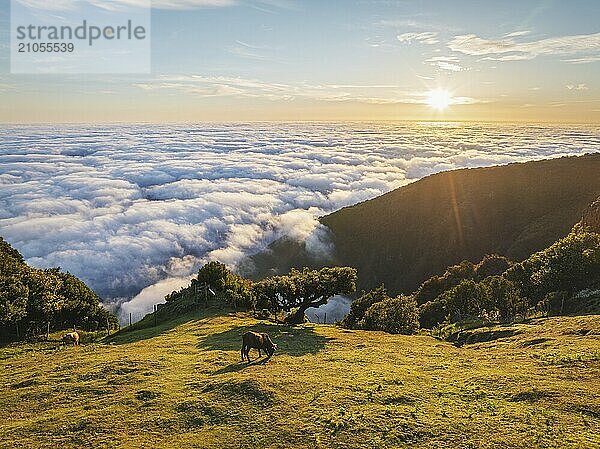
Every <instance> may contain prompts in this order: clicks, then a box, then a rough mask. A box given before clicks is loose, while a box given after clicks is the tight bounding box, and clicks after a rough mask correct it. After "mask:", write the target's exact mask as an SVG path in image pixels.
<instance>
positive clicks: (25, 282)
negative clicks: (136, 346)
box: [0, 237, 118, 339]
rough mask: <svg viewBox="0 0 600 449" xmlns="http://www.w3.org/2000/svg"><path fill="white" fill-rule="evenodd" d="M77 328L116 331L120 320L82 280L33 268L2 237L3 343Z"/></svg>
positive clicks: (0, 333) (0, 317)
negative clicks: (111, 328)
mask: <svg viewBox="0 0 600 449" xmlns="http://www.w3.org/2000/svg"><path fill="white" fill-rule="evenodd" d="M48 326H50V329H65V328H71V327H73V326H76V327H78V328H80V329H89V330H95V329H97V328H99V327H103V328H105V329H106V328H107V327H116V326H118V321H117V319H116V317H115V316H114V315H113V314H111V313H110V312H108V311H107V310H105V309H104V308H103V307H102V306H101V305H100V299H99V298H98V296H97V295H96V294H95V293H94V292H93V291H92V290H91V289H90V288H89V287H88V286H87V285H85V283H83V282H82V281H81V280H79V279H78V278H76V277H75V276H73V275H71V274H69V273H62V272H61V271H60V269H58V268H51V269H47V270H39V269H35V268H31V267H29V266H28V265H27V264H26V263H25V261H24V260H23V257H22V256H21V254H19V252H18V251H17V250H15V249H14V248H12V247H11V246H10V244H8V242H6V241H5V240H4V239H2V237H0V339H12V338H20V337H24V336H34V335H38V334H40V333H42V332H44V333H45V332H46V331H47V329H48Z"/></svg>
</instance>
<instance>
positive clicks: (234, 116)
mask: <svg viewBox="0 0 600 449" xmlns="http://www.w3.org/2000/svg"><path fill="white" fill-rule="evenodd" d="M20 1H21V3H26V4H27V5H28V6H29V7H30V8H38V9H40V11H44V13H51V14H56V15H60V14H61V13H62V12H64V11H66V10H68V9H69V8H72V2H73V1H74V0H56V1H47V2H46V1H42V0H20ZM89 1H91V2H92V3H94V2H96V3H102V2H101V1H100V0H89ZM140 1H142V0H113V2H116V3H123V4H127V5H131V4H136V3H137V2H140ZM9 5H10V2H8V1H7V0H3V1H2V2H0V98H1V99H2V101H1V102H0V122H4V123H35V122H88V123H96V122H202V121H255V120H268V121H279V120H291V121H297V120H323V121H337V120H340V121H342V120H365V121H369V120H475V121H527V122H564V123H567V122H568V123H572V122H587V123H598V122H600V92H599V85H598V80H599V79H600V77H599V76H598V73H600V72H599V65H600V20H599V19H600V2H598V1H596V0H589V1H570V2H565V1H558V0H557V1H549V0H538V1H522V0H520V1H502V2H492V1H485V2H483V1H451V2H450V1H425V0H423V1H394V0H344V1H342V0H330V1H322V0H321V1H310V0H309V1H299V0H155V1H154V2H153V8H152V28H151V45H152V47H151V73H148V74H11V73H10V51H9V45H10V38H9V29H10V28H9V27H10V10H9V9H10V8H9ZM49 6H51V8H50V9H51V11H50V12H49V11H48V9H49ZM61 9H62V10H63V11H61Z"/></svg>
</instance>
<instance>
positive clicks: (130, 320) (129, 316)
mask: <svg viewBox="0 0 600 449" xmlns="http://www.w3.org/2000/svg"><path fill="white" fill-rule="evenodd" d="M129 325H130V326H131V312H129Z"/></svg>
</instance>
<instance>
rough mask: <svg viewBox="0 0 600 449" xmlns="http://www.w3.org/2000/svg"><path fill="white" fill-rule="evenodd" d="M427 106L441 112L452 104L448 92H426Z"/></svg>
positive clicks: (441, 90)
mask: <svg viewBox="0 0 600 449" xmlns="http://www.w3.org/2000/svg"><path fill="white" fill-rule="evenodd" d="M426 101H427V104H428V105H429V106H431V107H432V108H435V109H438V110H440V111H441V110H443V109H446V108H447V107H448V106H449V105H450V104H451V103H452V96H451V95H450V92H448V91H447V90H443V89H437V90H431V91H429V92H427V100H426Z"/></svg>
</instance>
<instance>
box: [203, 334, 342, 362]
mask: <svg viewBox="0 0 600 449" xmlns="http://www.w3.org/2000/svg"><path fill="white" fill-rule="evenodd" d="M248 331H254V332H266V333H267V334H269V336H270V337H271V339H272V340H273V342H274V343H275V344H277V352H276V354H287V355H290V356H292V357H300V356H303V355H308V354H317V353H318V352H319V351H321V350H322V349H323V348H325V346H326V344H327V342H328V341H330V340H332V338H329V337H325V336H323V335H319V334H317V333H316V332H315V331H314V329H313V328H312V326H286V325H281V324H269V323H258V324H255V325H251V326H250V325H249V326H236V327H233V328H231V329H228V330H226V331H224V332H219V333H216V334H210V335H203V336H201V337H200V340H199V342H198V345H197V347H198V349H202V350H208V351H237V352H239V351H240V349H241V347H242V335H244V334H245V333H246V332H248ZM252 351H253V355H254V357H257V356H258V352H256V349H252ZM267 361H268V358H266V357H264V356H263V358H261V359H258V360H256V359H255V360H253V361H252V363H250V364H247V363H244V364H241V363H238V364H235V365H230V366H228V367H225V368H223V369H222V370H220V371H221V372H223V373H224V372H234V371H240V370H242V369H244V368H245V367H247V366H252V365H253V364H263V363H266V362H267ZM238 365H239V366H238Z"/></svg>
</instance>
